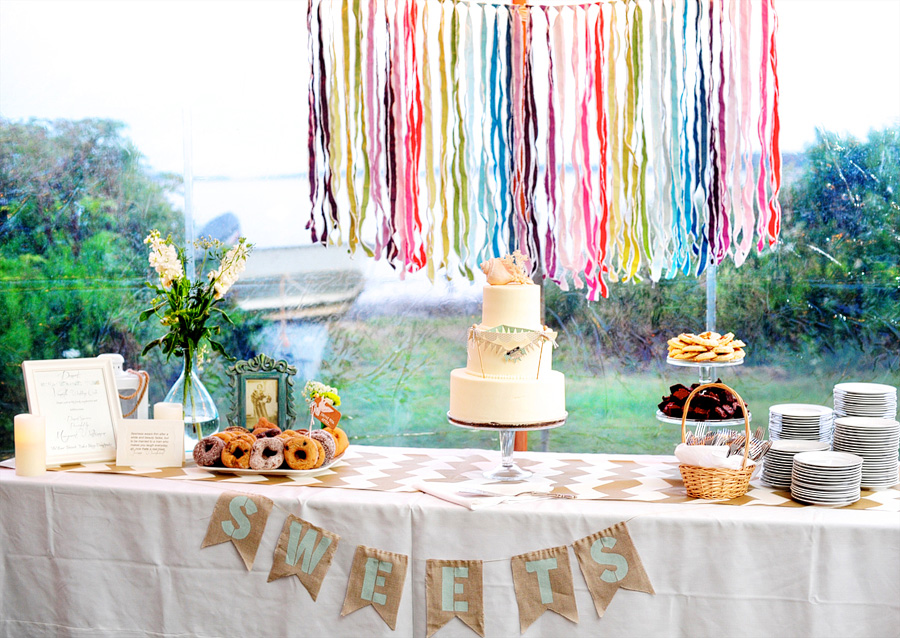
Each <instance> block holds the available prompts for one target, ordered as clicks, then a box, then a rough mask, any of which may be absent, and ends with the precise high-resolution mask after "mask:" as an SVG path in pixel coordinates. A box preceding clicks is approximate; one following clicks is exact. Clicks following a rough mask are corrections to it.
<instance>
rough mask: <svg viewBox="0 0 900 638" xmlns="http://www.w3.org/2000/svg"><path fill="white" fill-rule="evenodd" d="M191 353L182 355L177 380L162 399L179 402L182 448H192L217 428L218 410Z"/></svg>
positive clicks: (189, 451)
mask: <svg viewBox="0 0 900 638" xmlns="http://www.w3.org/2000/svg"><path fill="white" fill-rule="evenodd" d="M196 368H197V361H196V359H195V357H185V360H184V367H183V368H182V370H181V375H180V376H179V377H178V380H176V381H175V383H174V384H173V385H172V387H171V388H170V389H169V392H168V394H166V398H165V399H164V400H165V401H166V403H181V405H182V406H183V409H184V449H185V452H187V453H192V452H193V451H194V446H196V445H197V441H199V440H200V439H202V438H204V437H207V436H209V435H211V434H214V433H215V432H217V431H218V430H219V411H218V410H217V409H216V404H215V403H213V399H212V396H210V394H209V391H208V390H207V389H206V386H204V385H203V382H202V381H201V380H200V377H199V376H197V370H196Z"/></svg>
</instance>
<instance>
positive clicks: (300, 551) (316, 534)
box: [267, 514, 341, 601]
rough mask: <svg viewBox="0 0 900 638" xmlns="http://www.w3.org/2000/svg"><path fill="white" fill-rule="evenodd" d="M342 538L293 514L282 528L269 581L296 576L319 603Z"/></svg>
mask: <svg viewBox="0 0 900 638" xmlns="http://www.w3.org/2000/svg"><path fill="white" fill-rule="evenodd" d="M340 538H341V537H340V536H338V535H337V534H335V533H333V532H329V531H328V530H326V529H322V528H321V527H316V526H315V525H313V524H312V523H309V522H307V521H304V520H303V519H302V518H298V517H296V516H294V515H293V514H289V515H288V517H287V520H286V521H285V522H284V527H282V528H281V536H280V537H279V538H278V545H276V546H275V557H274V558H273V559H272V569H271V571H270V572H269V580H268V581H267V582H270V583H271V582H272V581H273V580H277V579H279V578H284V577H285V576H291V575H296V576H297V578H299V579H300V582H301V583H303V586H304V587H306V591H308V592H309V595H310V596H312V599H313V600H314V601H315V599H316V597H318V595H319V589H320V588H321V587H322V581H323V580H324V579H325V574H327V573H328V569H329V568H330V567H331V559H332V558H333V557H334V552H335V550H337V546H338V541H339V540H340Z"/></svg>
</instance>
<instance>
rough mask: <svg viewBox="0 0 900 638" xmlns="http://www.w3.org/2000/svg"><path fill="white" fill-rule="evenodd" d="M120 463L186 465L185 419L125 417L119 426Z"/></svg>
mask: <svg viewBox="0 0 900 638" xmlns="http://www.w3.org/2000/svg"><path fill="white" fill-rule="evenodd" d="M116 465H124V466H131V467H181V466H183V465H184V421H182V420H181V419H125V420H123V421H122V424H121V425H120V426H119V440H118V445H117V446H116Z"/></svg>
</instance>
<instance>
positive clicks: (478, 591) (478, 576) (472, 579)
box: [425, 559, 484, 638]
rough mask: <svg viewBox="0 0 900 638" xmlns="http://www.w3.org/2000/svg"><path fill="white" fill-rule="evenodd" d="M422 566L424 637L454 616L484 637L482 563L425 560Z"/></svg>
mask: <svg viewBox="0 0 900 638" xmlns="http://www.w3.org/2000/svg"><path fill="white" fill-rule="evenodd" d="M425 565H426V566H425V600H426V612H427V622H428V628H427V631H426V636H427V637H428V638H431V636H433V635H434V634H435V632H437V630H438V629H440V628H441V627H443V626H444V625H446V624H447V623H448V622H450V620H452V619H453V617H454V616H455V617H457V618H459V619H460V620H461V621H463V622H464V623H465V624H466V625H468V626H469V627H470V628H471V629H472V631H474V632H475V633H477V634H478V635H479V636H482V638H484V564H483V563H482V562H481V561H480V560H435V559H428V560H427V561H426V563H425Z"/></svg>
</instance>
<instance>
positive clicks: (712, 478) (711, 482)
mask: <svg viewBox="0 0 900 638" xmlns="http://www.w3.org/2000/svg"><path fill="white" fill-rule="evenodd" d="M706 388H721V389H723V390H727V391H728V392H731V394H733V395H734V396H735V397H737V400H738V404H739V405H740V406H741V411H742V412H743V414H744V427H745V428H746V430H747V432H746V436H745V441H744V460H743V462H742V463H741V469H739V470H729V469H726V468H722V467H700V466H697V465H679V466H678V469H679V470H681V478H682V479H684V487H685V489H687V495H688V496H690V497H692V498H709V499H731V498H737V497H739V496H743V495H744V494H746V493H747V490H748V489H750V477H751V476H752V474H753V470H754V469H755V466H753V465H748V464H747V456H748V454H749V453H750V417H749V416H747V406H746V405H744V400H743V399H741V397H740V395H739V394H738V393H737V392H735V391H734V390H732V389H731V388H729V387H728V386H727V385H725V384H724V383H706V384H703V385H701V386H699V387H698V388H695V389H694V391H693V392H691V393H690V395H688V398H687V400H686V401H685V402H684V413H683V414H682V416H681V442H682V443H684V441H685V438H686V436H687V430H686V428H685V426H686V424H687V413H688V407H689V406H690V404H691V399H693V398H694V395H695V394H697V393H698V392H700V391H701V390H705V389H706Z"/></svg>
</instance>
